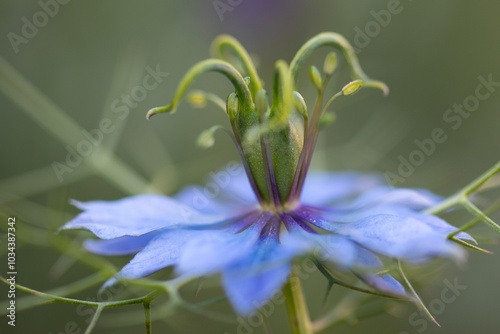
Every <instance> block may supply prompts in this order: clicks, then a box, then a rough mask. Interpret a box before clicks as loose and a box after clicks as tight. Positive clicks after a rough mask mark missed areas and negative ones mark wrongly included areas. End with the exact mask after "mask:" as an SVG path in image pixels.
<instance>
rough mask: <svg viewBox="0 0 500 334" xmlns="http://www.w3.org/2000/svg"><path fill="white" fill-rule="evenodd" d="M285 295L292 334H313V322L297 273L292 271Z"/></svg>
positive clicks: (284, 291)
mask: <svg viewBox="0 0 500 334" xmlns="http://www.w3.org/2000/svg"><path fill="white" fill-rule="evenodd" d="M283 293H284V295H285V298H286V308H287V312H288V317H289V320H290V327H291V329H292V334H312V333H313V331H312V326H311V320H310V318H309V312H308V311H307V306H306V303H305V299H304V294H303V293H302V286H301V284H300V279H299V277H298V276H297V274H296V273H295V271H292V274H291V275H290V279H289V280H288V282H287V283H286V285H285V287H284V289H283Z"/></svg>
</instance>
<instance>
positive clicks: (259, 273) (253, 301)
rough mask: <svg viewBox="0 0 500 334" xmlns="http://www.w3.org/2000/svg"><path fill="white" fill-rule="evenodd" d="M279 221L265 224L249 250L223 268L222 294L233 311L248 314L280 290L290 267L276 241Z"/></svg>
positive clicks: (286, 255) (286, 256) (285, 255)
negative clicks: (237, 260)
mask: <svg viewBox="0 0 500 334" xmlns="http://www.w3.org/2000/svg"><path fill="white" fill-rule="evenodd" d="M279 228H280V227H279V221H277V220H275V221H272V222H270V223H268V224H267V225H266V227H265V228H264V229H263V231H262V234H261V236H260V239H259V241H258V243H257V244H256V245H255V246H254V248H253V250H252V251H251V252H250V253H249V254H248V255H247V256H245V257H244V258H242V259H241V260H240V261H239V262H238V263H235V264H234V265H232V266H230V267H228V268H227V269H225V270H224V271H223V274H222V280H223V285H224V288H225V290H226V294H227V296H228V298H229V300H230V301H231V303H232V305H233V307H234V308H235V310H236V312H237V313H239V314H241V315H249V314H251V313H253V312H254V311H256V310H257V309H259V308H260V307H262V306H263V305H264V304H265V303H266V302H267V301H268V300H269V299H270V298H271V297H272V296H273V295H274V294H276V293H277V292H279V291H280V289H281V287H282V286H283V285H284V284H285V282H286V280H287V278H288V276H289V275H290V271H291V264H290V262H289V261H288V259H289V257H288V254H286V252H285V250H284V249H283V247H281V245H280V244H279V240H278V234H279Z"/></svg>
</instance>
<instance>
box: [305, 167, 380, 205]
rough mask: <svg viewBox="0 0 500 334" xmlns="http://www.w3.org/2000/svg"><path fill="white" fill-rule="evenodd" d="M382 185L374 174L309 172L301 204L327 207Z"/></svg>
mask: <svg viewBox="0 0 500 334" xmlns="http://www.w3.org/2000/svg"><path fill="white" fill-rule="evenodd" d="M382 184H384V182H383V180H382V178H381V177H380V176H378V175H375V174H364V173H356V172H345V173H329V172H318V171H317V172H310V173H309V174H308V175H307V178H306V181H305V183H304V189H303V190H302V194H301V203H305V204H311V205H327V204H330V203H332V202H336V201H339V200H345V199H348V198H349V197H352V196H356V195H358V194H360V193H362V192H364V191H367V190H368V189H371V188H373V187H377V186H380V185H382Z"/></svg>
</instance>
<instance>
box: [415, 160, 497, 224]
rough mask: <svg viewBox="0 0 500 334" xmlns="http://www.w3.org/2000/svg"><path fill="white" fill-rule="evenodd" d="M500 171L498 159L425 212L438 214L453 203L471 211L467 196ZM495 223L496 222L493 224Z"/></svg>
mask: <svg viewBox="0 0 500 334" xmlns="http://www.w3.org/2000/svg"><path fill="white" fill-rule="evenodd" d="M498 172H500V161H499V162H497V163H496V164H495V165H494V166H493V167H491V168H490V169H488V170H487V171H486V172H484V173H483V174H482V175H481V176H479V177H478V178H476V179H475V180H474V181H472V182H471V183H469V184H468V185H466V186H465V187H463V188H462V190H460V191H459V192H458V193H456V194H455V195H453V196H451V197H448V198H447V199H445V200H444V201H442V202H441V203H439V204H438V205H436V206H433V207H432V208H429V209H427V210H426V211H425V213H429V214H433V215H435V214H438V213H441V212H444V211H446V210H447V209H450V208H452V207H454V206H455V205H458V204H462V205H464V207H465V208H466V209H468V210H469V211H471V208H470V205H468V204H469V203H468V202H469V200H468V199H467V197H468V196H469V195H470V194H472V193H473V192H474V191H476V190H478V189H479V188H480V187H481V186H482V185H483V184H485V183H486V182H487V181H488V180H489V179H490V178H491V177H492V176H494V175H495V174H497V173H498ZM478 211H479V210H472V211H471V212H472V213H477V212H478ZM483 220H485V221H486V222H487V223H488V224H490V223H489V221H488V220H486V219H483ZM495 225H496V224H495ZM493 228H495V229H496V227H494V226H493Z"/></svg>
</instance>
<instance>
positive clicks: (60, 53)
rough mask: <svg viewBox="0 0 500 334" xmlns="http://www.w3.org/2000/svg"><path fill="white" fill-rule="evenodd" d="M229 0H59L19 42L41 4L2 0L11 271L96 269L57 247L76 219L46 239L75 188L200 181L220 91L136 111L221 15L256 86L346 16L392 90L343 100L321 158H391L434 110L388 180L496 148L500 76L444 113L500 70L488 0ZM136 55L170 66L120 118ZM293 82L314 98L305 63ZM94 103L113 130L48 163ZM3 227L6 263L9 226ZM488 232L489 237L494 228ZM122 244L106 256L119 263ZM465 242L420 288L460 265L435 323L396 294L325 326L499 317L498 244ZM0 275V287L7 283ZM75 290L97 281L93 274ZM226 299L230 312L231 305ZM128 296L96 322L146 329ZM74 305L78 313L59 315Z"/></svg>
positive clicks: (22, 279)
mask: <svg viewBox="0 0 500 334" xmlns="http://www.w3.org/2000/svg"><path fill="white" fill-rule="evenodd" d="M41 2H42V3H45V2H47V1H46V0H42V1H41ZM220 2H222V3H226V4H227V3H229V1H224V0H222V1H220ZM233 4H234V5H228V6H229V8H228V9H227V10H226V11H225V12H223V13H218V12H217V10H216V9H215V7H214V2H213V1H211V0H210V1H181V0H175V1H173V0H171V1H154V0H144V1H131V0H122V1H96V0H91V1H78V0H72V1H69V2H68V3H66V4H60V5H59V9H58V12H57V13H56V14H55V15H53V17H50V18H49V19H48V20H47V22H46V23H45V24H42V26H41V27H39V28H38V31H37V32H36V33H34V32H33V31H31V35H30V36H31V37H29V38H27V39H26V40H23V42H22V43H21V44H18V45H17V47H16V46H13V44H12V42H11V39H12V38H13V37H12V36H13V35H12V34H10V33H14V34H16V35H19V36H22V33H23V32H22V26H23V24H25V21H23V20H24V19H23V18H26V19H27V20H28V21H30V22H33V15H36V13H37V12H40V11H41V10H42V7H41V5H40V4H39V3H38V2H37V1H26V0H18V1H13V0H9V1H2V2H1V3H0V35H1V39H0V55H1V57H2V58H1V59H0V106H1V107H0V108H1V111H0V115H1V116H0V142H1V143H2V144H1V145H0V156H1V164H0V211H2V221H1V224H3V225H5V226H6V224H7V216H9V215H15V216H16V217H17V220H18V223H17V229H18V234H19V236H18V244H17V248H18V250H17V251H18V254H17V266H18V273H19V274H18V282H19V283H21V284H23V285H26V286H29V287H33V288H36V289H39V290H42V291H44V290H50V289H52V288H54V287H57V286H62V285H64V284H67V283H70V282H73V281H76V280H78V279H79V278H81V277H83V276H84V275H89V274H91V273H92V272H93V271H94V270H93V269H91V268H88V267H87V266H85V265H83V264H81V263H80V262H78V261H75V260H74V259H73V257H71V256H69V255H67V254H65V253H66V252H65V249H66V247H71V243H72V242H73V243H75V244H78V243H80V242H81V235H80V234H77V233H69V234H65V236H64V237H65V238H66V239H64V240H69V241H68V242H69V246H68V245H66V244H65V245H61V244H56V245H54V240H53V239H52V237H51V236H52V235H53V234H54V233H55V231H56V230H57V228H58V227H59V226H61V225H62V224H63V223H64V222H65V221H67V219H70V218H71V217H72V216H74V215H75V214H76V213H77V210H75V209H74V208H72V207H70V206H69V205H68V200H69V199H70V198H75V199H78V200H91V199H107V200H111V199H118V198H121V197H124V196H127V195H130V194H132V193H140V192H144V191H157V192H161V193H165V194H174V193H175V192H176V191H177V190H179V189H180V188H181V187H182V186H184V185H186V184H190V183H203V182H204V180H205V177H206V175H208V174H209V173H210V172H213V171H216V170H218V169H219V168H221V167H223V166H224V165H225V164H226V163H227V162H228V161H231V160H237V159H238V156H237V154H236V151H235V149H234V147H233V146H232V144H231V143H230V141H229V140H227V139H226V138H225V137H223V136H220V137H219V136H217V137H216V145H215V147H213V148H211V149H208V150H202V149H200V148H198V147H196V145H195V141H196V137H197V135H198V134H199V133H200V132H201V131H202V130H204V129H206V128H208V127H210V126H212V125H214V124H226V123H225V122H226V119H225V116H224V115H223V113H221V112H220V111H219V110H217V109H216V108H215V107H208V108H207V109H204V110H195V109H193V108H192V107H191V106H189V105H188V104H187V103H184V104H183V105H182V106H181V107H180V108H179V112H178V113H177V114H175V115H173V116H170V117H169V116H158V118H156V119H154V120H152V121H146V120H145V117H144V116H145V113H146V111H147V110H148V109H149V108H151V107H154V106H158V105H164V104H166V103H167V102H168V101H169V99H170V98H171V97H172V94H173V90H174V88H175V87H176V84H177V83H178V81H179V79H180V78H181V76H182V75H183V73H184V72H185V71H186V70H187V69H188V68H189V67H190V65H192V64H194V63H195V62H197V61H199V60H202V59H204V58H207V57H208V56H209V53H208V49H209V46H210V43H211V41H212V40H213V38H214V37H215V36H217V35H218V34H220V33H230V34H232V35H234V36H236V37H237V38H238V39H240V41H241V42H242V43H243V44H244V45H245V46H246V48H247V49H248V50H249V52H250V53H251V54H252V55H255V59H256V61H257V63H258V66H259V71H260V73H261V75H262V77H263V78H264V80H265V81H266V82H267V83H268V85H267V87H270V85H269V83H270V78H271V73H272V68H273V65H274V62H275V61H276V60H277V59H285V60H288V61H290V60H291V58H292V57H293V55H294V54H295V52H296V50H297V49H298V48H299V47H300V46H301V45H302V43H304V42H305V41H306V40H307V39H309V38H310V37H312V36H314V35H315V34H317V33H319V32H322V31H335V32H339V33H341V34H343V35H344V36H345V37H346V38H347V39H348V40H350V41H351V43H353V45H354V46H355V47H356V48H357V49H358V51H359V52H358V55H359V58H360V61H361V64H362V65H363V68H364V69H365V71H366V72H367V73H368V74H369V75H370V76H371V77H373V78H377V79H380V80H383V81H385V82H386V83H387V84H388V85H389V86H390V88H391V94H390V95H389V96H388V97H382V96H381V95H380V94H379V93H378V92H374V91H370V90H366V91H362V92H360V93H359V94H357V95H356V96H355V97H353V98H351V99H345V100H344V101H340V102H339V103H338V104H337V106H336V112H337V114H338V119H337V121H336V123H335V124H334V125H333V126H331V127H330V128H329V129H328V130H327V131H326V132H325V133H324V134H323V135H322V137H321V138H320V141H319V144H318V145H319V148H318V150H317V152H316V156H315V161H314V167H315V168H322V169H328V170H344V169H353V170H373V171H378V172H380V173H386V172H397V168H398V165H399V160H398V159H399V156H400V155H401V156H403V157H408V156H409V154H411V152H413V151H414V150H415V149H416V148H417V147H416V145H415V143H414V141H415V140H416V139H419V140H422V139H424V138H429V137H430V135H431V132H432V130H433V129H435V128H442V129H443V130H444V131H445V133H446V135H447V140H446V141H445V142H444V143H442V144H439V145H437V147H436V151H435V153H434V154H432V155H430V156H428V157H426V159H425V162H424V163H423V164H422V165H420V166H418V167H416V168H415V171H414V172H413V173H412V174H411V175H410V176H409V177H407V178H406V179H405V182H404V183H403V184H398V185H399V186H401V185H402V186H405V187H422V188H428V189H431V190H433V191H435V192H437V193H439V194H443V195H447V194H451V193H453V192H454V191H456V190H457V189H459V188H460V187H462V186H464V185H465V184H467V183H468V182H470V181H471V180H472V179H473V178H474V177H476V176H478V175H479V174H480V173H482V172H483V171H485V170H486V169H487V168H489V167H490V166H491V165H493V164H494V163H495V162H497V161H498V160H499V159H500V150H499V147H500V146H499V142H500V132H499V124H500V123H499V122H500V115H499V113H498V108H499V106H500V91H495V92H493V93H491V96H490V97H489V98H487V99H486V100H484V101H481V102H480V105H479V106H478V108H476V109H475V110H474V111H473V112H472V113H471V115H470V117H468V118H467V119H463V122H462V124H461V125H460V127H458V128H457V129H456V130H453V129H452V128H451V127H450V124H449V123H446V122H445V121H444V120H443V114H444V113H445V111H446V110H447V109H449V108H451V107H453V105H454V104H461V103H463V101H464V99H466V98H467V97H469V96H471V95H474V93H475V89H476V86H477V85H478V84H479V83H480V82H479V81H478V77H479V76H483V77H485V78H487V77H488V76H489V75H492V77H493V80H495V81H496V80H499V81H500V62H499V61H498V59H499V58H500V57H499V56H500V44H499V43H498V34H499V32H500V20H498V17H499V13H500V2H498V1H487V0H482V1H467V0H443V1H431V0H418V1H416V0H415V1H411V0H401V1H400V2H399V6H397V8H399V9H400V11H399V13H397V14H391V15H390V22H387V20H388V19H387V18H386V21H385V22H384V24H381V23H378V21H377V20H376V18H375V16H376V15H374V14H373V12H372V11H375V12H376V13H379V12H380V11H381V10H387V8H388V6H392V5H393V4H394V1H389V0H383V1H378V0H377V1H298V0H293V1H265V0H242V1H241V2H237V1H235V2H233ZM370 22H372V23H370ZM373 22H375V23H373ZM377 26H378V29H377ZM367 29H368V31H367ZM370 29H371V30H370ZM359 31H361V32H362V33H360V32H359ZM9 34H10V35H9ZM361 34H365V37H363V36H361ZM9 36H10V38H9ZM16 49H17V52H16ZM326 52H327V51H326V50H322V51H320V52H318V54H317V55H316V56H315V57H312V58H311V61H310V64H316V65H318V66H321V65H322V61H323V57H324V55H326ZM148 66H149V67H150V68H156V67H157V66H159V68H160V69H161V71H163V72H168V76H166V77H164V78H163V81H162V82H161V83H160V84H159V85H158V87H157V88H156V89H153V90H151V91H148V92H147V96H146V97H145V98H144V99H143V100H142V101H135V102H137V105H134V107H130V108H129V109H130V113H129V114H128V115H127V117H125V119H120V118H119V117H117V116H118V115H119V114H117V113H114V112H113V111H112V104H113V102H114V101H116V99H118V101H120V99H121V96H122V94H130V92H131V90H132V89H133V88H134V87H136V86H137V85H141V84H142V79H143V78H144V76H145V75H146V74H147V70H146V69H147V68H148ZM345 74H346V73H345V71H340V73H339V83H338V85H341V84H342V83H345V81H342V80H344V79H346V76H345ZM300 85H301V87H302V89H303V91H304V92H305V93H304V95H305V97H306V99H307V98H308V97H309V103H312V102H311V100H310V98H311V97H313V89H312V87H311V85H310V84H309V82H308V78H307V75H306V73H303V74H302V80H301V83H300ZM196 87H197V88H202V89H206V90H210V91H213V92H216V93H218V94H220V95H221V96H223V97H225V96H227V95H228V94H229V93H230V92H231V86H230V85H229V84H228V83H227V82H226V81H225V80H224V79H223V78H222V77H221V76H219V75H217V74H211V75H207V76H205V77H203V78H201V79H200V80H198V81H197V83H196ZM115 103H116V102H115ZM119 103H122V102H119ZM122 105H123V104H122ZM120 115H121V114H120ZM105 117H107V118H110V119H112V125H113V127H114V131H112V133H111V134H109V135H106V136H105V138H104V141H103V143H102V144H100V145H99V148H100V149H99V152H97V151H98V149H96V151H95V152H93V153H92V155H90V156H89V158H88V159H87V160H86V162H84V163H81V164H79V165H78V166H77V167H75V168H74V169H73V171H72V172H68V173H66V174H64V175H63V180H62V182H61V181H60V180H59V179H58V178H57V177H56V174H55V173H54V171H53V168H52V164H53V163H54V162H61V163H62V162H64V160H65V158H66V155H67V154H68V149H67V146H68V145H69V146H70V147H71V146H72V145H73V146H72V147H74V145H76V143H77V142H78V140H79V139H80V138H81V137H79V136H80V133H79V132H80V130H81V129H86V130H87V131H91V130H93V129H96V128H98V126H99V122H100V121H101V120H102V119H103V118H105ZM96 152H97V153H96ZM106 152H108V153H106ZM109 152H112V153H109ZM492 196H497V197H498V194H492ZM464 216H465V214H462V215H457V217H456V218H457V220H456V222H457V224H458V223H459V222H461V219H463V220H464V221H465V219H466V218H465V217H464ZM493 217H494V218H495V217H496V218H497V219H498V218H500V217H499V216H498V215H496V216H493ZM5 226H2V230H5ZM57 240H59V239H57ZM0 245H1V247H2V249H0V254H1V255H2V256H1V259H2V262H1V264H0V268H3V269H2V270H1V271H2V275H4V272H5V271H6V269H5V268H6V258H5V252H6V249H4V248H6V243H5V238H4V237H2V238H1V239H0ZM485 247H486V248H488V249H490V250H493V251H495V250H496V251H497V253H498V251H499V250H500V248H499V247H498V245H495V244H491V245H490V244H487V245H485ZM126 260H127V259H125V258H123V259H114V260H112V262H113V263H114V264H115V265H117V266H118V267H119V266H120V265H122V264H123V263H125V262H126ZM469 260H470V261H469V262H468V264H466V265H465V266H462V267H460V268H457V267H456V266H454V265H447V266H446V267H443V268H442V270H441V271H442V275H441V277H440V278H438V279H436V280H435V281H434V284H432V285H429V286H423V287H421V289H420V291H421V293H422V297H423V298H424V300H425V301H427V302H430V301H432V300H434V299H435V298H438V299H439V298H440V294H441V292H442V290H443V287H444V283H443V280H445V279H448V280H450V281H453V279H455V278H456V277H458V281H459V282H460V284H463V285H466V286H467V289H466V290H465V291H464V292H463V293H462V294H461V295H460V296H459V297H458V298H457V300H456V301H455V302H453V303H450V304H446V308H445V310H444V311H443V312H442V314H439V315H438V316H437V319H438V321H439V322H440V323H441V325H442V328H441V329H439V328H438V327H436V326H434V325H432V324H431V323H427V326H425V327H426V328H425V329H424V326H423V325H421V323H419V325H418V326H415V325H412V324H411V323H410V322H409V317H410V315H411V314H412V313H413V312H415V310H416V309H415V307H414V306H413V305H411V304H402V305H400V306H401V307H399V308H397V309H392V308H391V310H392V311H391V312H389V314H385V315H381V316H378V317H374V318H370V319H367V320H362V321H360V322H359V323H357V322H355V321H353V324H349V325H341V326H339V327H338V328H336V329H333V330H330V331H327V332H328V333H330V332H331V333H338V332H342V333H368V332H370V333H394V334H399V333H428V334H432V333H442V334H444V333H466V332H481V333H485V334H487V333H497V332H498V327H499V325H500V320H499V318H498V312H499V310H500V309H499V306H498V305H499V304H498V300H500V289H499V288H498V282H499V280H500V267H499V259H498V255H493V256H488V255H483V254H479V253H470V259H469ZM304 284H305V286H306V291H307V294H308V296H309V304H310V305H311V312H312V315H313V316H316V315H319V314H320V306H321V302H322V296H323V294H324V291H325V288H326V282H325V281H324V280H323V279H322V277H321V276H320V275H319V274H315V275H312V277H311V278H310V279H308V280H306V281H305V282H304ZM193 289H194V288H193ZM193 289H191V290H193ZM0 291H2V294H1V297H0V300H3V301H5V297H6V289H5V287H4V286H2V287H1V290H0ZM4 291H5V293H3V292H4ZM217 291H218V292H217ZM338 291H339V290H335V291H334V294H333V296H332V297H331V302H330V303H331V304H334V302H335V297H336V293H339V292H338ZM186 293H187V294H191V295H192V293H193V292H192V291H190V290H189V289H188V290H187V292H186ZM217 293H220V291H219V290H218V289H217V287H211V286H209V287H207V291H206V292H204V291H203V290H202V293H201V294H200V295H199V297H197V298H200V299H201V300H202V299H203V298H205V297H207V298H208V297H210V296H213V295H216V294H217ZM24 295H25V294H23V293H19V294H18V298H20V297H22V296H24ZM78 297H81V298H96V289H90V290H89V291H87V292H84V293H81V294H79V295H78ZM2 305H4V304H2ZM153 306H154V304H153ZM221 308H222V309H223V310H225V311H226V312H230V309H229V308H228V307H227V305H225V306H224V305H222V306H221ZM135 311H137V312H141V311H140V307H134V306H130V307H127V308H125V309H123V310H117V311H116V310H114V311H109V312H106V314H105V316H104V318H103V319H101V320H100V322H99V323H98V325H97V328H96V329H95V333H142V332H143V331H144V330H143V324H141V323H140V322H139V323H137V324H135V325H134V324H129V323H128V322H127V321H126V320H127V319H129V318H130V317H131V316H130V314H132V313H130V312H135ZM121 312H124V313H121ZM88 317H89V316H88V313H85V311H82V310H77V308H76V307H74V306H71V305H62V304H50V305H44V306H39V307H36V308H31V309H29V310H26V311H23V312H20V311H19V312H18V314H17V326H16V328H15V330H14V329H13V328H11V327H7V325H6V318H4V317H2V318H3V319H2V320H1V321H0V328H1V332H2V333H5V332H7V333H10V332H18V333H54V334H55V333H58V334H59V333H73V332H74V333H83V331H84V328H85V326H86V320H87V319H88ZM416 319H422V317H420V316H419V317H417V318H416ZM68 322H74V323H76V324H77V325H76V327H72V326H70V327H69V329H68V327H67V323H68ZM118 325H122V326H120V327H116V326H118ZM287 326H288V324H287V320H286V318H285V313H284V310H282V309H280V308H278V310H277V311H276V312H275V314H273V316H272V317H270V318H269V319H267V321H266V325H264V326H260V327H257V328H252V329H251V332H252V333H284V332H286V331H287V330H288V329H287V328H288V327H287ZM78 330H80V331H78ZM154 332H155V333H160V332H168V333H188V332H189V333H225V332H227V333H236V332H237V325H235V324H224V323H219V322H215V321H213V320H209V319H208V320H207V319H206V318H204V317H202V316H199V315H195V314H191V313H188V312H186V311H179V312H178V314H176V315H175V316H174V317H168V318H165V319H163V320H158V321H155V323H154Z"/></svg>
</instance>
